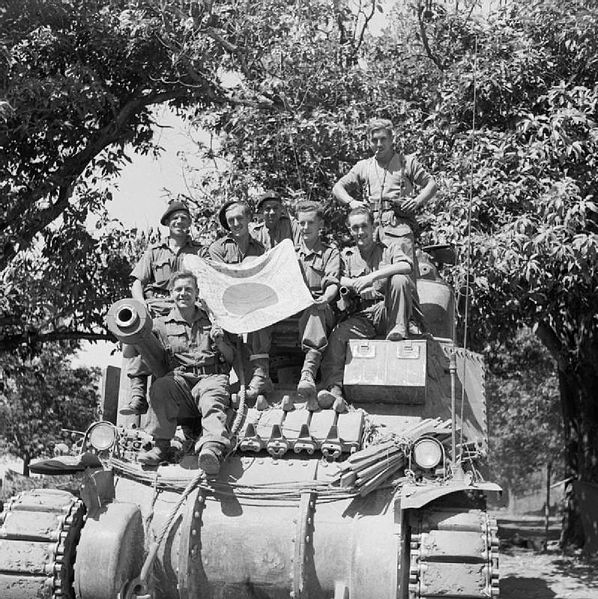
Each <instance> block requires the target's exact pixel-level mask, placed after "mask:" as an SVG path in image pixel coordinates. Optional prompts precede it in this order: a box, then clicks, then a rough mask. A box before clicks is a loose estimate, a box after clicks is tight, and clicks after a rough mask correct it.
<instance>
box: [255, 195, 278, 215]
mask: <svg viewBox="0 0 598 599" xmlns="http://www.w3.org/2000/svg"><path fill="white" fill-rule="evenodd" d="M267 200H276V201H277V202H280V203H281V204H282V197H281V196H280V194H279V193H278V192H276V191H265V192H264V193H263V194H262V195H260V196H259V197H258V199H257V204H256V205H255V210H256V212H259V211H260V210H261V209H262V204H263V203H264V202H265V201H267Z"/></svg>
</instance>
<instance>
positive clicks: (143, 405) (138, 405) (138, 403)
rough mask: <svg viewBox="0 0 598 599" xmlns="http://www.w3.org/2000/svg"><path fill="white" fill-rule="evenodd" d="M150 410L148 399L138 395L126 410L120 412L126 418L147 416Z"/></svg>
mask: <svg viewBox="0 0 598 599" xmlns="http://www.w3.org/2000/svg"><path fill="white" fill-rule="evenodd" d="M148 408H149V405H148V403H147V399H145V397H141V396H140V395H136V396H134V397H133V398H131V401H130V402H129V403H128V404H127V405H126V406H125V407H124V408H121V409H120V410H119V412H120V413H121V414H123V415H125V416H135V415H141V414H145V413H146V412H147V410H148Z"/></svg>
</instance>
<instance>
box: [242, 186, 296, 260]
mask: <svg viewBox="0 0 598 599" xmlns="http://www.w3.org/2000/svg"><path fill="white" fill-rule="evenodd" d="M256 211H257V212H258V213H261V215H262V218H263V220H262V221H261V222H259V223H251V224H250V225H249V233H250V234H251V236H252V237H254V238H255V239H257V240H258V241H259V242H260V243H261V244H262V245H263V246H264V247H265V248H266V249H267V250H271V249H272V248H273V247H274V246H276V245H278V244H279V243H280V242H281V241H282V240H283V239H290V240H291V241H292V242H293V243H294V244H297V243H298V241H299V227H298V226H297V220H296V219H294V218H293V217H291V216H289V215H288V213H287V211H286V210H285V207H284V204H283V202H282V198H281V197H280V194H278V193H276V192H275V191H266V192H265V193H263V194H262V195H261V196H260V197H259V198H258V202H257V205H256Z"/></svg>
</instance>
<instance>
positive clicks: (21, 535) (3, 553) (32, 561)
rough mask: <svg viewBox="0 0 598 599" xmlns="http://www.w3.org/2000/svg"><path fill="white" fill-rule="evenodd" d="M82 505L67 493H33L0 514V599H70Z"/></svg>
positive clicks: (17, 499) (17, 497)
mask: <svg viewBox="0 0 598 599" xmlns="http://www.w3.org/2000/svg"><path fill="white" fill-rule="evenodd" d="M84 512H85V508H84V505H83V502H82V501H81V500H80V499H78V498H77V497H75V496H74V495H73V494H72V493H68V492H67V491H59V490H56V489H35V490H32V491H23V492H22V493H19V494H18V495H15V496H14V497H12V498H11V499H10V500H9V501H8V502H7V503H6V504H5V505H4V511H3V512H2V513H0V597H2V599H31V598H32V597H36V598H38V599H72V598H73V597H74V591H73V563H74V559H75V549H76V545H77V542H78V541H79V535H80V533H81V528H82V525H83V517H84Z"/></svg>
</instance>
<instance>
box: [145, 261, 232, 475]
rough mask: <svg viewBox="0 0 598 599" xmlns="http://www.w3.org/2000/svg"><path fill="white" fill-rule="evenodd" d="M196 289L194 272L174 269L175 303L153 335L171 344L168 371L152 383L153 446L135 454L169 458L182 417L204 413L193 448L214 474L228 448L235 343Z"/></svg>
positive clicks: (154, 460) (153, 461)
mask: <svg viewBox="0 0 598 599" xmlns="http://www.w3.org/2000/svg"><path fill="white" fill-rule="evenodd" d="M198 291H199V290H198V285H197V279H196V278H195V275H193V273H191V272H188V271H181V272H178V273H175V274H174V275H173V276H172V277H171V280H170V298H171V299H172V301H173V303H174V307H173V308H172V309H171V310H170V312H169V313H168V314H167V315H166V316H161V317H159V318H157V319H156V320H155V321H154V334H155V335H156V336H157V337H158V339H160V341H161V342H162V344H163V345H164V347H166V348H167V357H168V361H169V364H168V366H169V372H168V373H167V374H166V375H165V376H163V377H160V378H158V379H156V380H155V381H154V382H153V384H152V386H151V387H150V392H149V410H148V415H147V424H146V426H145V430H146V432H148V433H149V434H151V435H152V437H153V439H154V447H153V448H152V449H150V450H149V451H145V452H143V453H140V454H139V456H138V458H137V459H138V461H139V462H141V463H142V464H146V465H158V464H159V463H161V462H163V461H168V459H169V458H170V452H171V450H170V441H171V439H172V438H173V437H174V434H175V431H176V427H177V420H178V418H179V417H181V416H189V415H191V416H197V417H199V416H201V426H202V434H201V437H200V439H199V441H198V442H197V443H196V446H195V449H196V451H198V452H199V466H200V468H202V469H203V470H204V471H205V472H206V473H207V474H211V475H212V474H217V473H218V471H219V470H220V463H221V462H222V459H223V457H224V455H225V453H226V451H227V449H228V448H229V447H230V435H229V432H228V430H227V426H226V423H227V414H226V409H227V408H228V406H229V405H230V390H229V373H230V369H231V366H232V364H233V360H234V347H233V345H232V343H231V342H230V340H229V339H228V337H227V335H226V334H225V333H224V331H223V330H222V329H221V328H220V327H218V326H216V325H214V324H213V323H212V322H211V321H210V318H209V316H208V314H207V313H206V312H204V310H202V309H201V308H200V307H199V306H198V305H197V299H198Z"/></svg>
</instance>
